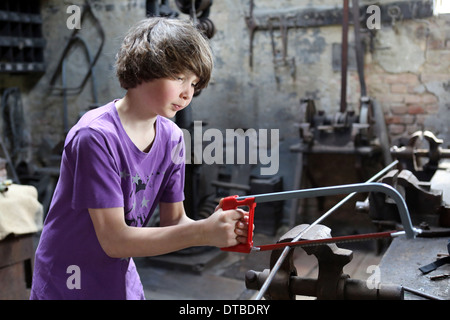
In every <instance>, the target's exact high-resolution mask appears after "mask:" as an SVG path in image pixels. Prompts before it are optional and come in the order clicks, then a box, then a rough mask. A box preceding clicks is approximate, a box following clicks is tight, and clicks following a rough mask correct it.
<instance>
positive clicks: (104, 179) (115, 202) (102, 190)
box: [64, 128, 123, 210]
mask: <svg viewBox="0 0 450 320" xmlns="http://www.w3.org/2000/svg"><path fill="white" fill-rule="evenodd" d="M64 151H65V153H66V158H67V159H66V160H67V161H68V162H69V165H70V167H71V168H72V172H73V196H72V208H73V209H75V210H80V209H87V208H114V207H123V193H122V188H121V184H120V171H119V169H118V168H117V164H116V161H115V160H114V157H113V155H112V153H111V151H110V148H109V143H108V142H107V141H106V139H105V137H104V136H103V135H102V134H100V133H99V132H97V131H95V130H93V129H90V128H83V129H80V130H79V131H78V132H77V133H76V134H75V136H74V137H73V138H72V140H71V141H70V143H68V144H67V145H66V147H65V150H64Z"/></svg>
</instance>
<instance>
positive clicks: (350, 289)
mask: <svg viewBox="0 0 450 320" xmlns="http://www.w3.org/2000/svg"><path fill="white" fill-rule="evenodd" d="M307 226H308V225H299V226H297V227H295V228H293V229H292V230H290V231H289V232H288V233H286V234H285V235H284V236H282V237H281V238H280V240H279V241H278V242H290V241H292V239H294V238H295V236H296V235H297V234H299V233H301V232H302V231H303V230H305V229H306V228H307ZM330 232H331V230H330V229H329V228H328V227H326V226H323V225H315V226H313V227H312V228H311V229H309V230H308V231H307V232H305V233H304V234H303V236H302V239H308V240H313V239H323V238H329V237H331V234H330ZM303 249H304V250H305V251H306V253H307V254H309V255H314V256H315V257H316V258H317V261H318V266H319V275H318V278H317V279H310V278H303V277H298V276H297V270H296V268H295V266H294V260H293V254H294V250H290V252H289V253H288V255H287V256H286V258H285V260H284V262H283V263H282V265H281V267H280V269H279V270H278V272H277V275H276V276H275V277H274V279H273V281H272V283H271V285H270V287H269V288H268V290H267V291H266V295H265V296H264V297H265V298H266V299H270V300H295V296H296V295H302V296H312V297H317V299H319V300H336V299H338V300H374V299H380V300H401V299H403V288H402V287H401V286H398V285H391V284H383V283H377V284H375V285H374V287H371V286H368V285H367V282H366V281H362V280H356V279H351V278H350V277H349V276H348V275H346V274H344V272H343V267H344V266H345V265H346V264H348V263H349V262H350V261H351V260H352V258H353V252H352V251H350V250H347V249H342V248H338V247H337V245H336V244H327V245H323V246H312V247H304V248H303ZM280 254H281V250H276V251H273V252H272V254H271V256H270V269H272V268H273V267H274V265H275V263H276V262H277V260H278V259H279V257H280ZM269 272H270V270H268V269H266V270H264V271H262V272H257V271H253V270H249V271H248V272H247V273H246V275H245V284H246V286H247V288H248V289H253V290H259V289H260V288H261V287H262V285H263V283H265V281H266V280H267V278H268V275H269Z"/></svg>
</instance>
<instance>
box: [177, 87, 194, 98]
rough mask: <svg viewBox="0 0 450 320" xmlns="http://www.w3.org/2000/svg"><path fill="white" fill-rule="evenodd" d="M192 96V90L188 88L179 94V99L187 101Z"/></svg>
mask: <svg viewBox="0 0 450 320" xmlns="http://www.w3.org/2000/svg"><path fill="white" fill-rule="evenodd" d="M193 95H194V88H192V87H189V88H186V89H184V90H183V91H182V92H181V94H180V97H181V98H182V99H183V100H189V99H192V96H193Z"/></svg>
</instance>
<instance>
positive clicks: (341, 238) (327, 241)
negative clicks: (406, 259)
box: [252, 231, 405, 251]
mask: <svg viewBox="0 0 450 320" xmlns="http://www.w3.org/2000/svg"><path fill="white" fill-rule="evenodd" d="M402 234H405V232H404V231H384V232H376V233H366V234H357V235H349V236H339V237H331V238H324V239H312V240H300V241H295V242H279V243H274V244H266V245H260V246H255V247H253V249H252V250H254V251H270V250H278V249H283V248H285V247H309V246H320V245H327V244H332V243H335V244H336V243H345V242H355V241H367V240H374V239H383V238H392V237H395V236H399V235H402Z"/></svg>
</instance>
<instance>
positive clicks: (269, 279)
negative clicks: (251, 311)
mask: <svg viewBox="0 0 450 320" xmlns="http://www.w3.org/2000/svg"><path fill="white" fill-rule="evenodd" d="M397 163H398V160H395V161H394V162H392V163H391V164H389V165H388V166H387V167H385V168H384V169H383V170H381V171H380V172H378V173H377V174H376V175H374V176H373V177H372V178H370V179H369V180H367V181H366V183H370V182H373V181H375V180H377V179H378V178H380V177H382V176H383V175H384V174H385V173H386V172H388V171H389V170H391V169H392V168H393V167H394V166H396V165H397ZM356 193H357V192H352V193H351V194H349V195H348V196H346V197H345V198H344V199H342V200H341V201H339V202H338V203H337V204H336V205H335V206H334V207H332V208H331V209H330V210H328V211H327V212H326V213H325V214H323V215H322V216H321V217H319V219H317V220H316V221H314V222H313V223H312V224H310V225H309V226H308V227H307V228H306V229H305V230H303V231H302V232H300V234H299V235H298V236H297V237H295V238H294V239H293V240H292V241H298V240H299V239H300V238H301V236H302V235H303V234H304V233H305V232H307V231H308V230H310V229H311V228H312V227H313V226H315V225H316V224H318V223H319V222H321V221H322V220H324V219H325V218H327V217H328V216H329V215H330V214H331V213H333V212H334V211H335V210H336V209H338V208H339V207H340V206H342V205H343V204H344V203H345V202H347V201H348V200H350V199H351V198H352V197H353V196H354V195H355V194H356ZM290 249H291V248H290V247H286V248H284V249H283V252H282V253H281V255H280V257H279V258H278V260H277V262H276V263H275V265H274V266H273V268H272V269H271V270H270V273H269V276H268V277H267V279H266V281H265V282H264V283H263V285H262V286H261V289H260V290H259V293H258V295H257V296H256V298H255V300H261V298H262V297H263V296H264V294H265V293H266V291H267V289H268V287H269V285H270V283H271V282H272V280H273V278H274V277H275V274H276V273H277V272H278V269H280V267H281V264H282V263H283V261H284V259H285V258H286V256H287V254H288V253H289V250H290Z"/></svg>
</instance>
